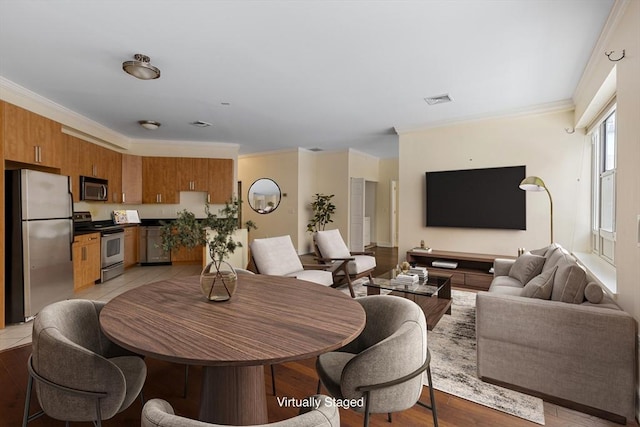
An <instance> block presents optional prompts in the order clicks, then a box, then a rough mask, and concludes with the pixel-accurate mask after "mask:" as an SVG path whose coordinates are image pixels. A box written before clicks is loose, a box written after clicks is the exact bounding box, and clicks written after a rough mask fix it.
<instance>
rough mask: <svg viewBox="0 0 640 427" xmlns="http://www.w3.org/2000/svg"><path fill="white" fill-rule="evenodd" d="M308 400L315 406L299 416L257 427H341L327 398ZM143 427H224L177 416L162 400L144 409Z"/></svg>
mask: <svg viewBox="0 0 640 427" xmlns="http://www.w3.org/2000/svg"><path fill="white" fill-rule="evenodd" d="M307 399H309V401H310V399H314V400H313V403H317V405H318V406H317V408H316V407H314V406H315V405H309V406H312V407H307V408H303V409H301V411H300V414H299V415H298V416H295V417H293V418H289V419H288V420H284V421H279V422H274V423H270V424H261V425H256V426H255V427H267V426H268V427H305V426H308V427H340V413H339V412H338V408H337V406H336V405H331V404H328V403H329V402H331V401H330V400H327V399H328V397H327V396H323V395H315V396H310V397H308V398H307ZM142 427H222V426H220V425H219V424H211V423H205V422H201V421H195V420H192V419H189V418H185V417H181V416H179V415H176V414H175V412H174V411H173V407H172V406H171V405H170V404H169V402H167V401H165V400H162V399H151V400H150V401H148V402H147V403H146V404H145V405H144V408H143V409H142Z"/></svg>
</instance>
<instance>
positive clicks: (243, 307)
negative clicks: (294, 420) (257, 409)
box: [100, 274, 365, 366]
mask: <svg viewBox="0 0 640 427" xmlns="http://www.w3.org/2000/svg"><path fill="white" fill-rule="evenodd" d="M100 324H101V326H102V328H103V330H104V332H105V334H106V335H107V336H108V337H109V338H110V339H111V340H113V341H114V342H115V343H117V344H119V345H121V346H123V347H124V348H127V349H129V350H131V351H135V352H137V353H140V354H144V355H147V356H151V357H154V358H157V359H162V360H168V361H172V362H179V363H186V364H193V365H203V366H254V365H265V364H272V363H280V362H286V361H290V360H297V359H304V358H308V357H313V356H316V355H318V354H322V353H325V352H328V351H332V350H335V349H337V348H340V347H342V346H343V345H345V344H347V343H349V342H350V341H352V340H353V339H355V338H356V337H357V336H358V335H359V334H360V332H361V331H362V329H364V325H365V313H364V310H363V309H362V306H361V305H360V304H359V303H358V302H356V301H355V300H353V299H352V298H350V297H349V296H347V295H345V294H343V293H342V292H340V291H337V290H335V289H332V288H327V287H325V286H322V285H317V284H314V283H311V282H307V281H303V280H298V279H294V278H289V277H280V276H265V275H244V274H241V275H238V286H237V290H236V293H235V294H234V295H233V297H231V299H230V300H229V301H225V302H209V301H207V300H206V298H205V297H204V296H203V295H202V293H201V291H200V283H199V277H198V276H191V277H185V278H177V279H171V280H164V281H160V282H156V283H151V284H148V285H143V286H141V287H139V288H136V289H133V290H130V291H128V292H125V293H123V294H121V295H119V296H118V297H116V298H114V299H113V300H111V301H110V302H109V303H107V305H106V306H105V307H104V308H103V309H102V311H101V313H100Z"/></svg>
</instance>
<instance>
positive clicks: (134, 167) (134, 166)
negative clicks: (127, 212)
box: [121, 154, 142, 205]
mask: <svg viewBox="0 0 640 427" xmlns="http://www.w3.org/2000/svg"><path fill="white" fill-rule="evenodd" d="M121 199H122V203H124V204H131V205H139V204H141V203H142V157H140V156H134V155H131V154H123V155H122V196H121Z"/></svg>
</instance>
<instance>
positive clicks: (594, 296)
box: [584, 282, 604, 304]
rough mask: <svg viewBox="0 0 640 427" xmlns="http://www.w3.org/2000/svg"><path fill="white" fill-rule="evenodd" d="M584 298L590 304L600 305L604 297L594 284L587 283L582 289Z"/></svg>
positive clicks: (598, 286) (598, 287) (600, 289)
mask: <svg viewBox="0 0 640 427" xmlns="http://www.w3.org/2000/svg"><path fill="white" fill-rule="evenodd" d="M584 297H585V298H586V299H587V301H589V302H590V303H592V304H600V303H601V302H602V299H603V297H604V291H603V290H602V288H601V287H600V285H598V284H597V283H596V282H589V283H587V286H586V287H585V288H584Z"/></svg>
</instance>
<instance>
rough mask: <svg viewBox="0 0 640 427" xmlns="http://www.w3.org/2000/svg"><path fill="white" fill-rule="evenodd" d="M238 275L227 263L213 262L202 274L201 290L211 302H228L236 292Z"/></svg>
mask: <svg viewBox="0 0 640 427" xmlns="http://www.w3.org/2000/svg"><path fill="white" fill-rule="evenodd" d="M237 282H238V275H237V273H236V271H235V270H234V269H233V267H232V266H231V264H229V263H228V262H226V261H219V260H215V259H214V260H213V261H211V262H210V263H209V264H207V265H206V266H205V267H204V269H203V270H202V273H200V289H201V290H202V294H203V295H204V296H205V298H207V299H208V300H209V301H227V300H228V299H229V298H231V296H232V295H233V294H234V293H235V292H236V284H237Z"/></svg>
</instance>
